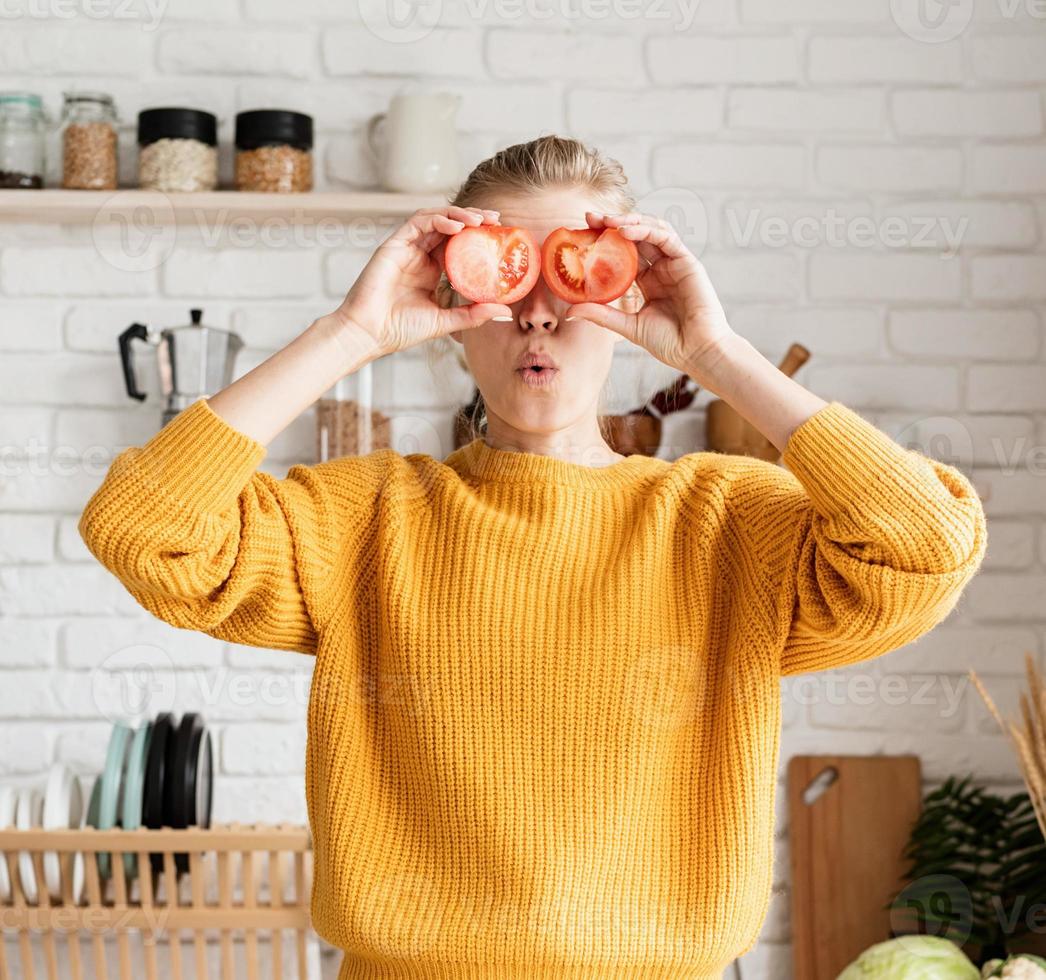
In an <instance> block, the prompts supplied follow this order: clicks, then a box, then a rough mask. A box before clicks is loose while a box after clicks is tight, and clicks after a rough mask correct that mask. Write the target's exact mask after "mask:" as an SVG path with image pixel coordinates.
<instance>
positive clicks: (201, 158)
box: [138, 108, 218, 191]
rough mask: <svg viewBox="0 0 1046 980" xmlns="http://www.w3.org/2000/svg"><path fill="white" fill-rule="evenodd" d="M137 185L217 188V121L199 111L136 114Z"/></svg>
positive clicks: (174, 188) (159, 188)
mask: <svg viewBox="0 0 1046 980" xmlns="http://www.w3.org/2000/svg"><path fill="white" fill-rule="evenodd" d="M138 148H139V149H138V183H139V185H140V186H141V187H143V188H145V189H147V190H154V191H211V190H214V188H216V187H217V186H218V120H217V119H216V118H215V116H214V115H212V114H211V113H209V112H204V111H203V110H201V109H176V108H170V109H168V108H164V109H145V110H143V111H142V112H140V113H138Z"/></svg>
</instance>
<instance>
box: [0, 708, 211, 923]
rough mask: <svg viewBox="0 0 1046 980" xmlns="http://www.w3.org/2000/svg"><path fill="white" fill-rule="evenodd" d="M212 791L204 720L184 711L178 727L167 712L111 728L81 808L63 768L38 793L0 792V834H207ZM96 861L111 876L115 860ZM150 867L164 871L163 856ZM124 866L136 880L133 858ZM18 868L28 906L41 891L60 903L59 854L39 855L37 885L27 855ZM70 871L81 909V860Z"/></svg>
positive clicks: (181, 861)
mask: <svg viewBox="0 0 1046 980" xmlns="http://www.w3.org/2000/svg"><path fill="white" fill-rule="evenodd" d="M212 788H213V752H212V748H211V736H210V732H209V731H208V730H207V728H206V726H205V724H204V722H203V718H202V717H201V716H200V715H198V714H196V713H195V712H187V713H186V714H184V715H182V717H181V720H180V721H177V720H176V719H175V717H174V716H173V715H172V714H171V713H170V712H163V713H161V714H158V715H157V716H156V718H155V719H153V720H152V721H149V720H145V721H143V722H142V723H141V724H140V725H138V726H137V727H132V726H131V725H128V724H124V723H123V722H116V723H115V724H114V725H113V729H112V732H111V734H110V736H109V745H108V748H107V750H106V754H105V768H104V770H103V771H102V773H101V774H100V775H99V776H98V777H97V778H96V779H95V780H94V784H93V787H92V789H91V793H90V795H89V797H88V798H87V800H86V806H85V798H84V793H83V790H82V788H81V783H80V779H79V778H78V777H77V776H76V775H75V774H74V773H73V772H72V770H70V769H69V767H68V766H66V765H64V764H63V763H55V764H54V765H53V766H52V767H51V770H50V772H49V773H48V777H47V783H46V786H45V787H44V789H43V790H42V791H41V790H39V789H36V788H33V787H23V788H20V789H16V788H15V787H13V786H0V829H2V828H5V827H14V828H17V829H20V830H28V829H31V828H35V827H41V828H44V829H48V830H53V829H59V828H63V829H69V828H73V829H78V828H81V827H97V828H98V829H100V830H109V829H112V828H113V827H123V828H125V829H127V830H134V829H136V828H138V827H151V828H160V827H176V828H181V827H209V826H210V825H211V794H212ZM97 858H98V872H99V874H100V875H101V877H102V878H103V879H105V878H108V877H110V876H111V875H112V873H113V857H112V855H111V854H110V853H109V852H108V851H99V852H98V855H97ZM150 861H151V863H152V867H153V869H154V870H155V871H162V870H163V856H162V855H161V854H151V855H150ZM123 862H124V871H125V873H126V875H127V877H128V878H129V879H130V878H134V877H136V876H137V874H138V856H137V855H136V854H133V853H124V854H123ZM175 864H176V868H177V871H178V872H184V871H186V870H188V867H189V859H188V856H187V855H185V854H176V855H175ZM17 867H18V876H19V881H20V884H21V887H22V891H23V892H24V894H25V897H26V900H27V901H29V902H36V901H37V897H38V895H39V888H40V887H41V884H42V885H43V886H44V887H46V888H47V890H48V892H49V894H50V895H51V897H52V898H53V899H56V900H58V899H60V898H61V873H60V862H59V858H58V855H57V854H55V853H53V852H47V853H45V854H44V858H43V868H44V878H45V881H44V882H42V883H41V882H39V881H37V875H36V872H35V870H34V867H33V861H32V858H31V857H30V855H29V853H28V852H22V853H20V854H19V855H18V862H17ZM72 869H73V880H72V897H73V901H74V902H79V901H80V897H81V895H82V894H83V885H84V859H83V854H80V853H77V854H74V856H73V865H72ZM10 894H11V881H10V877H9V873H8V868H7V862H6V861H5V860H4V858H3V855H2V854H0V899H6V898H8V897H9V896H10Z"/></svg>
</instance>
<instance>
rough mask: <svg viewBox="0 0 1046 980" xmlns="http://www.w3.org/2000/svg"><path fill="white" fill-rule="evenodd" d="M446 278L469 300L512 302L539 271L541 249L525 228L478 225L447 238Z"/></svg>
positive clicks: (524, 294)
mask: <svg viewBox="0 0 1046 980" xmlns="http://www.w3.org/2000/svg"><path fill="white" fill-rule="evenodd" d="M443 263H444V265H445V267H446V270H447V278H448V279H449V280H450V284H451V285H452V286H453V287H454V289H455V290H457V292H459V293H461V295H462V296H464V297H465V298H466V299H470V300H472V302H473V303H505V304H508V303H515V302H516V300H519V299H522V298H523V297H524V296H526V295H527V293H529V292H530V291H531V289H533V288H534V284H535V283H536V282H537V281H538V276H539V275H540V274H541V249H540V248H539V247H538V243H537V241H535V239H534V236H533V235H531V234H530V232H529V231H527V230H526V228H512V227H503V226H501V225H478V226H476V227H470V228H463V229H462V230H461V231H459V232H457V233H456V234H454V235H451V236H450V238H448V239H447V245H446V248H445V249H444V252H443Z"/></svg>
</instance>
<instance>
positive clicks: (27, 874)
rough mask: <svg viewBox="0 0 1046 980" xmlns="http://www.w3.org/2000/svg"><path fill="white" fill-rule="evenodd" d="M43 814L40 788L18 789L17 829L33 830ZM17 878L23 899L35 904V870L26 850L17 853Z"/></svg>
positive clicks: (42, 799) (16, 807)
mask: <svg viewBox="0 0 1046 980" xmlns="http://www.w3.org/2000/svg"><path fill="white" fill-rule="evenodd" d="M43 815H44V798H43V796H41V795H40V790H38V789H33V788H32V787H28V786H27V787H26V788H25V789H20V790H19V791H18V802H17V803H16V804H15V826H16V827H17V828H18V829H19V830H34V829H36V828H37V827H39V826H40V820H41V818H42V817H43ZM18 880H19V881H21V883H22V891H23V892H24V893H25V900H26V901H27V902H29V903H31V904H34V905H35V904H36V899H37V891H36V870H35V868H34V867H33V858H32V856H31V855H30V853H29V852H28V851H20V852H19V854H18Z"/></svg>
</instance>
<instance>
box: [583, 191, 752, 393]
mask: <svg viewBox="0 0 1046 980" xmlns="http://www.w3.org/2000/svg"><path fill="white" fill-rule="evenodd" d="M585 218H586V220H587V221H588V226H589V227H590V228H617V229H618V231H620V232H621V234H622V235H624V236H625V238H627V239H629V241H632V242H635V244H636V247H637V248H638V249H639V265H640V272H639V274H638V275H637V276H636V283H637V284H638V285H639V288H640V289H641V290H642V291H643V296H644V299H645V303H644V305H643V307H642V309H640V310H639V311H638V312H637V313H626V312H624V311H623V310H618V309H615V308H614V307H612V306H607V305H604V304H602V303H575V304H574V305H572V306H571V307H570V308H569V309H568V310H567V311H566V316H567V317H574V316H576V317H583V318H584V319H586V320H591V321H592V322H593V323H596V324H598V325H599V326H601V327H606V328H607V329H608V330H613V331H614V332H615V333H619V334H621V336H623V337H626V338H628V339H629V340H631V341H632V342H633V343H634V344H638V345H639V346H640V347H643V348H645V349H646V350H648V351H649V352H650V353H651V354H653V355H654V357H656V358H657V359H658V360H659V361H663V362H664V363H665V364H668V365H669V366H671V367H675V368H678V369H679V370H680V371H683V372H685V373H686V374H688V375H690V376H691V377H692V378H697V377H698V376H699V375H700V374H701V371H702V368H703V366H704V365H705V364H706V362H708V361H709V360H714V358H715V355H716V351H717V350H718V349H719V345H721V344H722V343H723V342H724V341H725V340H728V339H729V338H730V337H731V336H734V331H733V330H732V329H731V328H730V325H729V324H728V323H727V320H726V313H725V312H724V311H723V306H722V304H721V303H720V302H719V297H718V296H717V295H716V292H715V289H713V288H712V282H711V280H710V279H709V278H708V273H707V272H706V271H705V267H704V266H703V265H702V264H701V263H700V262H699V261H698V259H697V256H695V255H694V254H693V252H691V251H690V249H688V248H687V247H686V246H685V245H684V244H683V242H682V239H680V237H679V235H678V234H677V233H676V231H675V229H674V228H673V227H672V226H671V225H670V224H669V223H668V222H667V221H664V220H662V219H661V218H655V217H652V216H651V215H645V214H637V213H635V212H630V213H628V214H613V215H611V214H607V215H603V214H596V213H594V212H591V211H589V212H586V214H585Z"/></svg>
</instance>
